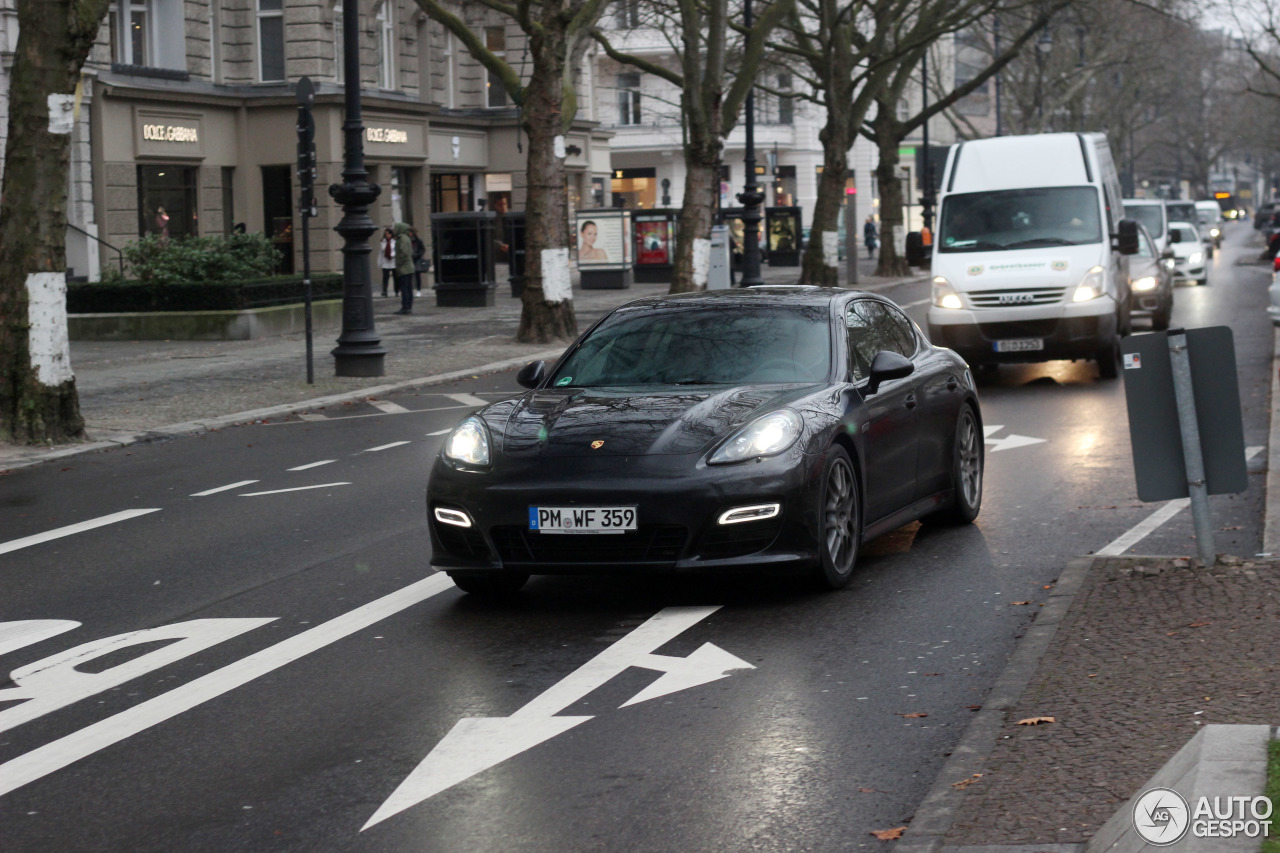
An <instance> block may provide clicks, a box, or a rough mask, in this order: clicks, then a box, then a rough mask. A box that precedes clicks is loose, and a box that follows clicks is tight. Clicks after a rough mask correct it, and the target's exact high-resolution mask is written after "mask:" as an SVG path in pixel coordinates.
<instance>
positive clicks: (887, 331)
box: [844, 299, 917, 382]
mask: <svg viewBox="0 0 1280 853" xmlns="http://www.w3.org/2000/svg"><path fill="white" fill-rule="evenodd" d="M844 320H845V328H846V329H847V330H848V333H849V369H850V371H851V372H852V373H853V377H854V381H855V382H859V381H861V380H863V379H866V378H867V377H868V376H870V375H871V362H872V361H873V360H874V359H875V357H876V353H878V352H880V351H881V350H889V351H890V352H896V353H899V354H901V355H904V356H906V357H907V358H911V357H912V356H913V355H915V354H916V347H917V341H916V335H915V332H913V331H912V329H911V321H910V320H908V319H907V318H906V317H905V316H904V315H903V314H902V313H901V312H900V311H898V310H897V309H896V308H892V307H890V306H888V305H885V304H884V303H883V302H878V301H876V300H874V299H857V300H854V301H853V302H850V303H849V307H848V308H846V309H845V317H844Z"/></svg>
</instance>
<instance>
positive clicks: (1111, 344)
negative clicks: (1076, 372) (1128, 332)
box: [1097, 335, 1120, 379]
mask: <svg viewBox="0 0 1280 853" xmlns="http://www.w3.org/2000/svg"><path fill="white" fill-rule="evenodd" d="M1097 360H1098V375H1099V376H1101V377H1102V378H1103V379H1118V378H1119V377H1120V336H1119V335H1116V336H1115V337H1114V338H1112V339H1111V340H1110V341H1108V342H1107V344H1106V345H1105V346H1104V347H1103V348H1102V349H1100V350H1098V355H1097Z"/></svg>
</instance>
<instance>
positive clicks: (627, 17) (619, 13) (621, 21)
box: [614, 0, 640, 30]
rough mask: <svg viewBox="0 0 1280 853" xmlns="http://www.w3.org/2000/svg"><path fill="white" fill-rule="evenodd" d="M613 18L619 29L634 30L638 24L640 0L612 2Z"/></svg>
mask: <svg viewBox="0 0 1280 853" xmlns="http://www.w3.org/2000/svg"><path fill="white" fill-rule="evenodd" d="M614 10H615V11H614V20H615V21H617V23H618V29H620V30H634V29H635V28H636V27H638V26H640V0H618V2H617V3H615V4H614Z"/></svg>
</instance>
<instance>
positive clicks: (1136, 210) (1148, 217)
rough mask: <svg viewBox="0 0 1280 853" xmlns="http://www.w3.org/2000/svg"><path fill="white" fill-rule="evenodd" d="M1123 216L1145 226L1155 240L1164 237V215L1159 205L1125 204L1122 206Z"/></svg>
mask: <svg viewBox="0 0 1280 853" xmlns="http://www.w3.org/2000/svg"><path fill="white" fill-rule="evenodd" d="M1124 215H1125V216H1127V217H1129V218H1130V219H1136V220H1137V221H1138V222H1141V223H1142V224H1143V225H1145V226H1147V230H1148V231H1150V232H1151V236H1152V237H1155V238H1156V239H1157V240H1159V239H1160V238H1161V237H1163V236H1164V214H1163V213H1162V212H1161V210H1160V205H1158V204H1126V205H1125V206H1124Z"/></svg>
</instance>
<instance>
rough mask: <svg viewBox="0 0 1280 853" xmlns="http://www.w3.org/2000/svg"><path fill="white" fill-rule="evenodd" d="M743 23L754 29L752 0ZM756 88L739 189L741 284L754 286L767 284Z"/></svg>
mask: <svg viewBox="0 0 1280 853" xmlns="http://www.w3.org/2000/svg"><path fill="white" fill-rule="evenodd" d="M742 23H743V25H744V26H745V27H746V28H747V29H748V30H750V29H751V0H743V3H742ZM754 91H755V90H754V89H748V90H747V101H746V103H745V104H744V105H743V116H742V120H743V128H744V130H745V131H746V135H747V140H746V142H747V146H746V154H745V157H744V158H743V163H744V164H745V165H746V167H747V182H746V184H745V185H744V186H743V188H742V190H743V191H742V192H740V193H738V203H739V204H741V205H742V232H743V233H742V286H743V287H755V286H756V285H760V284H764V279H762V278H761V277H760V219H761V218H762V217H761V213H760V203H761V202H762V201H764V193H763V192H761V191H760V188H759V187H758V186H756V127H755V124H756V99H755V94H754Z"/></svg>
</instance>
